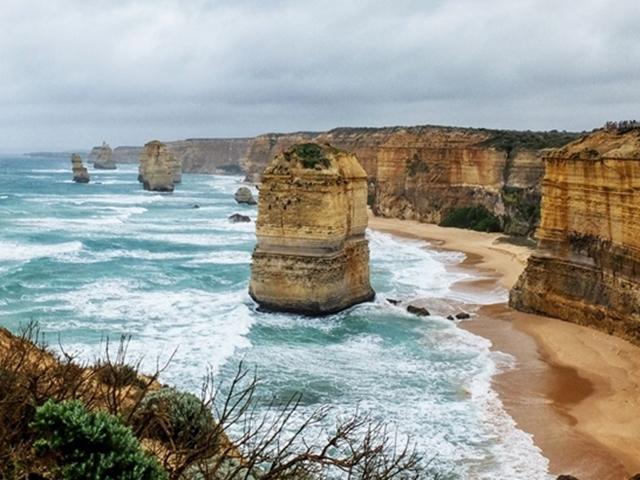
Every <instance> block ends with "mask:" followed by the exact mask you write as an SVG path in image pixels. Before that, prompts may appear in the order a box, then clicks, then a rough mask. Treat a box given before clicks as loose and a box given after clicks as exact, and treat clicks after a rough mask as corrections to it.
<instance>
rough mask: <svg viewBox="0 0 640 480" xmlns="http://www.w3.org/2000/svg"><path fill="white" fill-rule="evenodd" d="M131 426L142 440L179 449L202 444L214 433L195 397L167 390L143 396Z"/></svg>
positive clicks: (206, 412)
mask: <svg viewBox="0 0 640 480" xmlns="http://www.w3.org/2000/svg"><path fill="white" fill-rule="evenodd" d="M133 423H134V425H136V427H137V428H138V429H139V430H141V431H142V433H143V434H144V435H145V436H148V437H150V438H155V439H158V440H161V441H165V442H171V443H173V444H175V445H180V446H182V447H194V446H197V445H198V444H199V443H206V442H207V441H208V440H209V439H210V437H211V435H212V433H213V432H214V430H215V422H214V420H213V415H212V414H211V411H210V410H209V408H208V407H207V406H206V405H205V404H203V403H202V401H201V400H200V399H199V398H198V397H196V396H195V395H193V394H191V393H188V392H181V391H179V390H176V389H175V388H170V387H163V388H161V389H159V390H156V391H154V392H150V393H149V394H147V395H146V396H145V398H144V399H143V400H142V402H141V404H140V407H139V409H138V411H137V412H136V415H135V416H134V419H133Z"/></svg>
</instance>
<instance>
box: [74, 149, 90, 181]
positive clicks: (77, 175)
mask: <svg viewBox="0 0 640 480" xmlns="http://www.w3.org/2000/svg"><path fill="white" fill-rule="evenodd" d="M71 169H72V171H73V181H74V182H76V183H89V172H88V171H87V167H85V166H84V165H83V164H82V158H81V157H80V155H78V154H77V153H74V154H73V155H71Z"/></svg>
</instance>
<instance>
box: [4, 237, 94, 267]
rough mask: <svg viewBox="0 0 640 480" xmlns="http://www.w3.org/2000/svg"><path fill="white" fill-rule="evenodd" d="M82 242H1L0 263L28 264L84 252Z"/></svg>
mask: <svg viewBox="0 0 640 480" xmlns="http://www.w3.org/2000/svg"><path fill="white" fill-rule="evenodd" d="M82 248H83V245H82V242H79V241H74V242H64V243H55V244H38V243H26V242H25V243H21V242H8V241H0V262H27V261H29V260H33V259H35V258H42V257H58V256H61V255H65V254H72V253H75V252H79V251H80V250H82Z"/></svg>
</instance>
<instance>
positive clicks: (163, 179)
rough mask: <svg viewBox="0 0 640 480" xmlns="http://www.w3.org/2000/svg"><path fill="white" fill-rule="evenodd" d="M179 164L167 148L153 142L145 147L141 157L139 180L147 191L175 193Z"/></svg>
mask: <svg viewBox="0 0 640 480" xmlns="http://www.w3.org/2000/svg"><path fill="white" fill-rule="evenodd" d="M179 166H180V165H179V163H178V162H177V161H176V159H175V158H174V157H173V156H172V155H171V154H170V153H169V151H168V150H167V146H166V145H165V144H164V143H162V142H159V141H158V140H153V141H151V142H149V143H147V144H146V145H145V146H144V151H143V153H142V155H141V156H140V166H139V176H138V180H139V181H140V182H142V185H143V187H144V189H145V190H152V191H156V192H173V190H174V187H175V183H176V177H178V176H179V175H180V174H178V173H177V171H176V170H179Z"/></svg>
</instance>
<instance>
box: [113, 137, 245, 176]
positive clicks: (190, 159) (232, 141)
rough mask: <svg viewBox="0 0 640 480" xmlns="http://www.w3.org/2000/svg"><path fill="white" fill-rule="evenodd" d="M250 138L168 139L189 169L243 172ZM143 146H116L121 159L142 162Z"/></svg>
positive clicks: (117, 158) (116, 156)
mask: <svg viewBox="0 0 640 480" xmlns="http://www.w3.org/2000/svg"><path fill="white" fill-rule="evenodd" d="M250 140H251V139H249V138H193V139H187V140H178V141H175V142H166V143H165V145H166V146H167V148H168V150H169V152H171V153H172V154H173V156H174V157H175V158H176V159H177V160H178V162H180V164H181V165H182V171H183V172H185V173H235V174H240V173H242V168H241V166H240V163H241V161H242V160H243V159H244V157H245V156H246V154H247V149H248V148H249V142H250ZM142 150H143V148H142V147H116V148H115V149H114V150H113V158H114V161H115V162H117V163H138V159H139V158H140V154H141V153H142Z"/></svg>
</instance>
